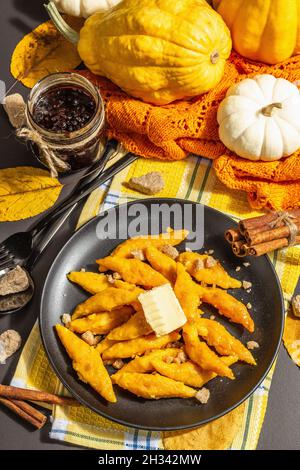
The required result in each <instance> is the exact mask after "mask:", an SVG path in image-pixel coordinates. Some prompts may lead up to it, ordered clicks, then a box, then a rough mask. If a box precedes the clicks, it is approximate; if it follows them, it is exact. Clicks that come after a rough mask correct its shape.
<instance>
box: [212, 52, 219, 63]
mask: <svg viewBox="0 0 300 470" xmlns="http://www.w3.org/2000/svg"><path fill="white" fill-rule="evenodd" d="M219 58H220V54H219V52H218V51H214V52H212V53H211V55H210V61H211V63H212V64H216V63H217V62H218V60H219Z"/></svg>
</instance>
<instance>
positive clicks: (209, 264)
mask: <svg viewBox="0 0 300 470" xmlns="http://www.w3.org/2000/svg"><path fill="white" fill-rule="evenodd" d="M217 263H218V261H217V260H216V259H215V258H213V257H212V256H208V257H207V258H206V260H205V261H204V265H205V267H206V268H213V267H214V266H216V264H217Z"/></svg>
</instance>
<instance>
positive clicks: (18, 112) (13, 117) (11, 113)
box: [3, 93, 26, 129]
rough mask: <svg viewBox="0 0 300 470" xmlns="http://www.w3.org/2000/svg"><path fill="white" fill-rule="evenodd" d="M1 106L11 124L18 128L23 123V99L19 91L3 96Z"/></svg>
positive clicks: (24, 106)
mask: <svg viewBox="0 0 300 470" xmlns="http://www.w3.org/2000/svg"><path fill="white" fill-rule="evenodd" d="M3 107H4V109H5V111H6V113H7V116H8V119H9V122H10V123H11V125H12V126H13V127H14V128H16V129H18V128H19V127H22V126H23V125H24V124H25V121H26V119H25V108H26V105H25V101H24V100H23V97H22V96H21V95H20V93H14V94H12V95H8V96H6V97H5V98H4V102H3Z"/></svg>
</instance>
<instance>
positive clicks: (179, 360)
mask: <svg viewBox="0 0 300 470" xmlns="http://www.w3.org/2000/svg"><path fill="white" fill-rule="evenodd" d="M186 361H187V355H186V354H185V352H184V351H180V352H179V353H178V354H177V356H176V357H175V359H174V362H176V363H177V364H182V363H183V362H186Z"/></svg>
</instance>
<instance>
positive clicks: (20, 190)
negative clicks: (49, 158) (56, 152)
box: [0, 166, 62, 222]
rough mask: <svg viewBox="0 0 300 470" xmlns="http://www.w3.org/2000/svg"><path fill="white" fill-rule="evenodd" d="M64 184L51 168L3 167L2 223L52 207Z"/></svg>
mask: <svg viewBox="0 0 300 470" xmlns="http://www.w3.org/2000/svg"><path fill="white" fill-rule="evenodd" d="M61 189H62V185H61V184H60V182H59V181H58V180H57V179H56V178H51V177H50V176H49V173H48V171H46V170H41V169H40V168H33V167H30V166H19V167H16V168H5V169H2V170H0V222H10V221H15V220H21V219H27V218H28V217H33V216H35V215H37V214H40V213H41V212H43V211H45V210H47V209H49V208H50V207H51V206H52V205H53V204H54V203H55V202H56V200H57V198H58V196H59V194H60V191H61Z"/></svg>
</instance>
